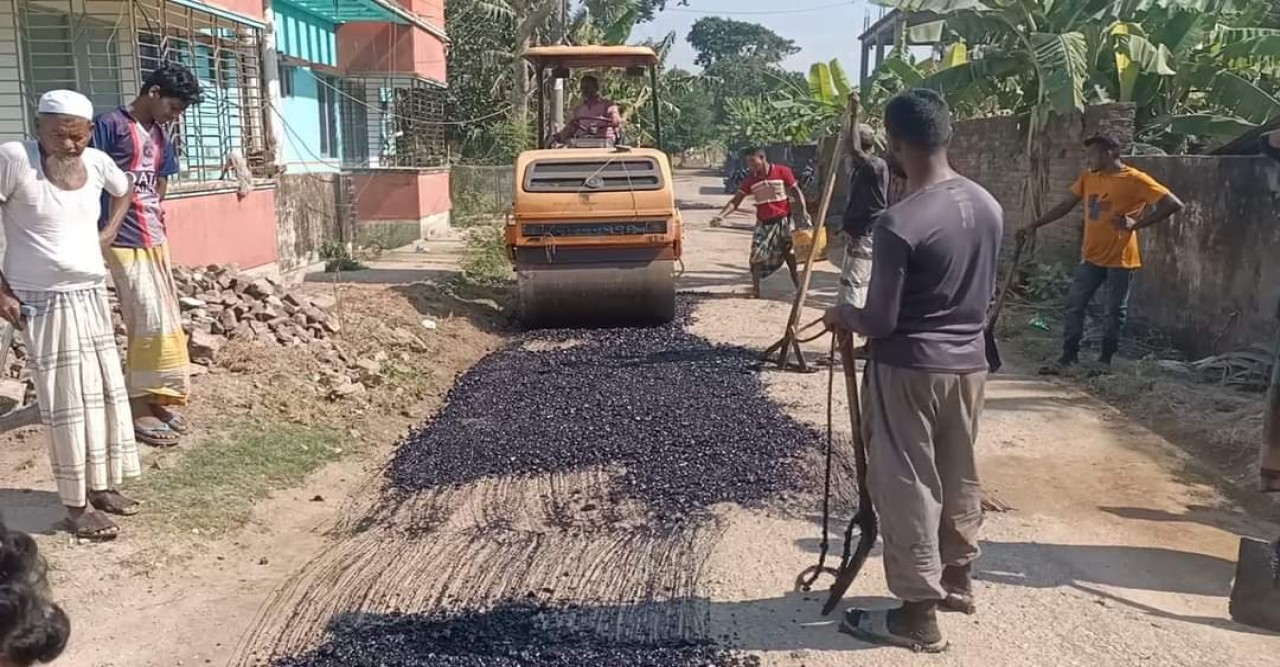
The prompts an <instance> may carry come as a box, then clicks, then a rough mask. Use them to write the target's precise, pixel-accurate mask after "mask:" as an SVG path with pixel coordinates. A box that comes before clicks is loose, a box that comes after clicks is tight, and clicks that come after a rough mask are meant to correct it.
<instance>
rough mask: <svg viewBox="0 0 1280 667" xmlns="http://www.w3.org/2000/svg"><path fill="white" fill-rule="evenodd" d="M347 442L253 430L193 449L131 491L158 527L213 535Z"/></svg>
mask: <svg viewBox="0 0 1280 667" xmlns="http://www.w3.org/2000/svg"><path fill="white" fill-rule="evenodd" d="M345 440H346V439H345V438H344V437H343V436H342V435H341V434H340V433H339V432H337V431H334V430H332V429H325V428H315V427H307V426H299V425H296V424H282V423H270V422H268V423H257V424H253V425H246V426H242V427H239V428H237V429H235V430H234V431H232V432H230V433H227V434H225V435H220V436H214V437H213V438H212V439H210V440H208V441H206V442H202V443H199V444H198V445H197V446H196V447H194V448H192V449H190V450H187V451H184V452H183V453H182V455H181V457H180V458H179V459H178V461H177V464H176V465H175V466H174V467H173V468H170V469H167V470H158V471H151V472H150V473H149V474H147V475H144V476H143V477H142V478H141V479H139V480H137V481H136V482H135V483H133V484H132V485H131V488H130V490H131V492H132V493H133V494H134V495H135V496H136V497H137V498H138V499H139V500H141V501H144V502H145V503H146V504H147V511H146V513H145V514H144V516H145V517H146V518H147V520H148V521H150V522H153V523H154V524H156V525H157V526H158V527H159V528H162V529H165V530H169V531H173V532H178V533H195V532H198V533H199V534H200V535H202V536H206V537H208V536H217V535H221V534H224V533H226V532H228V531H230V530H232V529H234V528H237V527H239V526H240V525H242V524H243V523H244V522H245V521H246V520H247V519H248V518H249V514H250V512H252V511H253V506H254V503H255V502H257V501H259V500H261V499H263V498H265V497H266V496H267V495H268V494H270V493H271V492H272V491H276V490H279V489H283V488H288V487H292V486H296V485H298V484H300V483H301V482H302V481H303V480H304V479H305V478H306V477H307V475H309V474H311V473H312V472H315V471H316V470H318V469H319V468H320V467H321V466H323V465H325V464H326V463H329V462H331V461H335V460H337V459H338V458H339V457H340V456H341V455H342V454H343V448H342V445H343V444H344V442H345Z"/></svg>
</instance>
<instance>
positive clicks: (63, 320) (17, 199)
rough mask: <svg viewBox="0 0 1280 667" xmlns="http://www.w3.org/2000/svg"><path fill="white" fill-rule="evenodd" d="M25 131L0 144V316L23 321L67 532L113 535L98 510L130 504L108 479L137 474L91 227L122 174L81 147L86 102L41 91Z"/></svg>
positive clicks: (128, 185) (89, 125)
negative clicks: (32, 135) (21, 137)
mask: <svg viewBox="0 0 1280 667" xmlns="http://www.w3.org/2000/svg"><path fill="white" fill-rule="evenodd" d="M37 111H38V112H39V116H38V119H37V125H36V129H37V132H36V134H37V137H38V139H37V141H22V142H19V141H15V142H11V143H7V144H4V145H0V223H3V225H4V234H5V240H6V241H7V245H6V248H5V256H4V269H3V274H2V275H0V317H3V318H4V319H5V320H8V321H9V323H10V324H12V325H13V326H14V327H16V328H18V329H21V330H23V331H24V335H25V337H26V340H27V345H28V348H29V350H30V357H31V359H32V361H33V365H34V367H35V383H36V395H37V398H38V399H39V401H40V416H41V419H42V420H43V421H44V423H45V426H46V427H47V428H48V432H49V458H50V460H51V462H52V464H53V476H54V480H55V482H56V483H57V487H58V495H59V497H61V499H62V504H63V505H65V506H66V508H67V513H68V515H69V521H68V524H69V528H70V530H71V532H73V533H74V534H75V535H76V536H78V537H81V538H86V539H91V540H109V539H113V538H115V537H116V535H117V534H118V533H119V528H118V527H117V526H116V524H115V522H114V521H112V519H111V518H110V517H108V516H107V514H117V515H128V514H134V513H136V512H137V505H138V504H137V503H136V502H134V501H132V500H130V499H128V498H126V497H125V496H124V495H122V494H121V493H120V492H119V491H118V490H117V487H118V486H119V485H120V484H121V483H122V482H123V481H124V479H125V478H126V477H132V476H137V475H139V474H140V473H141V466H140V464H139V462H138V447H137V443H136V442H135V441H134V436H133V427H132V418H131V416H130V411H129V394H128V392H127V391H126V390H125V383H124V375H123V372H122V369H121V364H120V354H119V352H118V351H117V350H116V344H115V336H114V331H113V327H112V324H111V311H110V308H109V306H108V304H107V291H106V275H107V267H106V262H105V260H104V259H103V254H102V246H101V244H102V243H104V242H109V240H108V239H105V238H102V237H101V236H100V235H99V232H98V217H99V214H100V212H101V210H102V193H103V192H104V191H105V192H106V193H107V194H108V195H109V196H110V216H111V218H112V220H118V219H119V217H121V216H123V215H124V213H125V211H126V209H127V208H128V206H129V194H130V191H131V189H132V181H131V179H130V177H129V176H127V175H126V174H125V173H124V172H123V171H121V170H120V168H119V167H117V166H116V163H115V162H114V161H113V160H112V159H111V158H110V157H108V156H107V155H106V154H105V153H103V152H101V151H99V150H97V149H94V148H89V147H88V144H89V138H90V136H91V134H92V132H93V120H92V119H93V104H92V103H91V102H90V101H89V99H88V98H86V97H85V96H83V95H81V94H79V93H76V92H73V91H70V90H53V91H50V92H48V93H45V94H44V96H42V97H41V98H40V102H39V106H38V107H37Z"/></svg>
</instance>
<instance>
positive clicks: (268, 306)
mask: <svg viewBox="0 0 1280 667" xmlns="http://www.w3.org/2000/svg"><path fill="white" fill-rule="evenodd" d="M173 282H174V286H175V287H176V288H177V291H178V304H179V308H180V309H181V312H182V327H183V330H184V331H185V332H186V333H187V352H188V353H189V355H190V357H191V371H192V375H204V374H206V373H207V372H209V369H211V368H213V367H214V366H216V365H217V358H218V354H219V352H220V351H221V350H222V348H223V347H225V345H226V343H227V341H231V340H235V341H250V342H254V343H261V344H264V345H271V346H277V347H305V348H307V349H309V350H311V351H312V353H313V354H314V356H315V357H316V359H318V360H320V361H321V362H322V363H323V365H324V366H325V368H324V370H323V372H322V374H321V375H320V376H317V378H316V379H317V381H320V382H322V384H323V386H326V387H329V394H328V395H329V397H330V398H331V399H333V400H341V399H349V398H359V397H362V396H365V395H366V394H367V389H368V388H369V387H374V386H378V385H379V384H381V382H382V374H383V372H384V371H385V368H386V364H385V363H384V362H385V361H387V358H386V355H385V353H382V356H383V358H382V359H363V358H357V357H355V356H353V355H351V354H348V353H347V352H346V351H345V350H343V349H342V347H341V345H340V344H339V343H338V341H336V340H334V336H335V334H338V333H339V332H340V331H342V325H341V323H340V322H339V320H338V315H337V314H336V313H334V312H333V311H334V309H335V308H336V307H337V304H338V300H337V299H336V298H334V297H333V296H332V295H328V294H320V295H306V294H303V293H301V292H300V291H296V290H291V289H289V288H288V287H286V286H285V285H283V284H282V283H280V282H279V281H276V280H274V279H272V278H263V277H250V276H243V275H241V274H240V272H239V270H237V269H236V267H235V266H218V265H210V266H206V267H201V268H188V267H177V268H174V269H173ZM108 300H109V302H110V305H111V314H112V323H113V325H114V327H115V337H116V345H117V346H118V347H119V348H120V355H121V360H122V361H123V360H124V359H125V357H126V356H127V354H128V338H127V336H126V332H125V326H124V319H123V318H122V316H121V314H120V301H119V299H118V298H117V296H116V292H115V290H114V289H109V290H108ZM391 336H392V337H393V339H394V342H395V343H396V344H397V345H400V346H404V347H406V348H408V349H411V350H413V351H415V352H422V351H426V350H427V349H428V348H427V345H426V343H425V342H424V341H423V340H422V338H420V337H419V336H418V335H417V334H415V333H413V332H411V331H408V330H407V329H404V328H396V329H395V330H394V331H392V332H391ZM3 365H4V368H0V416H4V415H5V414H8V413H10V412H12V411H14V410H16V409H19V408H22V407H24V406H29V405H32V404H34V403H35V386H34V382H33V381H32V378H31V371H30V369H29V368H28V367H27V349H26V345H25V344H24V343H23V342H22V337H21V336H15V337H14V341H13V346H12V348H11V349H10V352H9V356H8V358H7V359H6V360H5V362H4V364H3ZM6 381H10V382H9V384H7V385H6V384H4V383H5V382H6ZM19 386H21V390H19ZM20 394H21V396H22V397H21V399H19V398H18V397H19V395H20Z"/></svg>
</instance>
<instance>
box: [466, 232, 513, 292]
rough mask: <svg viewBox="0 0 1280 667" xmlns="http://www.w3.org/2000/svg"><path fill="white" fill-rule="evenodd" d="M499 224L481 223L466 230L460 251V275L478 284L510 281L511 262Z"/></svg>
mask: <svg viewBox="0 0 1280 667" xmlns="http://www.w3.org/2000/svg"><path fill="white" fill-rule="evenodd" d="M502 232H503V229H502V226H501V225H483V226H480V227H474V228H472V229H470V230H468V232H467V238H466V246H465V248H464V249H463V253H462V263H461V264H462V277H463V278H464V279H465V280H467V281H468V282H471V283H474V284H479V285H495V284H499V283H505V282H510V281H511V277H512V276H511V262H510V260H508V259H507V242H506V239H505V238H504V237H503V233H502Z"/></svg>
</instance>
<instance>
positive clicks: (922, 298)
mask: <svg viewBox="0 0 1280 667" xmlns="http://www.w3.org/2000/svg"><path fill="white" fill-rule="evenodd" d="M1003 232H1004V211H1003V209H1001V208H1000V203H999V202H997V201H996V199H995V197H992V196H991V193H989V192H987V191H986V190H984V189H983V188H982V186H980V185H978V184H977V183H974V182H973V181H971V180H969V179H967V178H963V177H959V176H958V177H956V178H952V179H950V180H946V181H943V182H941V183H936V184H934V185H931V186H929V187H927V188H924V189H923V190H920V191H918V192H915V193H913V194H911V195H909V196H907V197H906V198H905V199H903V200H902V201H901V202H899V203H897V204H895V205H894V206H892V207H890V208H889V209H887V210H885V212H884V213H883V214H881V215H880V218H879V220H878V221H877V224H876V227H875V232H874V250H873V255H872V257H874V262H873V264H872V269H871V285H870V287H869V289H868V293H867V302H866V307H865V308H863V309H862V311H861V312H860V313H858V320H859V325H860V326H859V327H858V329H859V330H860V332H861V333H863V334H864V335H866V336H867V337H868V338H870V339H871V358H872V359H874V360H875V361H877V362H880V363H885V364H889V365H891V366H900V367H903V368H914V369H917V370H924V371H933V372H942V373H972V372H976V371H985V370H987V354H986V347H985V345H984V342H983V337H982V333H983V329H984V328H985V327H986V320H987V309H988V308H989V307H990V305H991V297H992V295H993V293H994V292H995V285H996V272H997V266H996V265H997V262H998V261H999V258H1000V239H1001V236H1002V234H1003Z"/></svg>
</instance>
